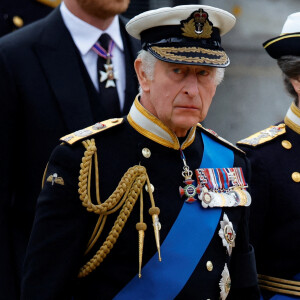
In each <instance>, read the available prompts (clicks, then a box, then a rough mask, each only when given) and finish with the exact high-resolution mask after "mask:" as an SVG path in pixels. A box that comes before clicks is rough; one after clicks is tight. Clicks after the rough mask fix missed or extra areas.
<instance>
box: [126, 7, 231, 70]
mask: <svg viewBox="0 0 300 300" xmlns="http://www.w3.org/2000/svg"><path fill="white" fill-rule="evenodd" d="M235 21H236V19H235V17H234V16H233V15H232V14H230V13H229V12H227V11H224V10H222V9H219V8H215V7H212V6H206V5H180V6H175V7H163V8H159V9H155V10H150V11H146V12H144V13H141V14H139V15H137V16H136V17H134V18H133V19H131V20H130V21H129V22H128V23H127V25H126V30H127V31H128V33H129V34H130V35H132V36H133V37H135V38H137V39H140V40H141V43H142V48H143V49H144V50H146V51H148V52H150V53H151V54H152V55H153V56H155V57H156V58H158V59H160V60H162V61H166V62H171V63H178V64H190V65H207V66H213V67H227V66H228V65H229V63H230V61H229V58H228V56H227V54H226V53H225V51H224V49H223V48H222V47H221V36H222V35H223V34H225V33H227V32H228V31H230V30H231V28H232V27H233V26H234V24H235Z"/></svg>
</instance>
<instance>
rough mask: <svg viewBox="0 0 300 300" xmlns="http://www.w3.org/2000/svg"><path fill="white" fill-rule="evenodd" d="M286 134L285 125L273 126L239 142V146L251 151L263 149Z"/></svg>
mask: <svg viewBox="0 0 300 300" xmlns="http://www.w3.org/2000/svg"><path fill="white" fill-rule="evenodd" d="M284 134H286V128H285V124H284V123H280V124H278V125H272V126H270V127H268V128H266V129H264V130H261V131H259V132H256V133H254V134H252V135H250V136H249V137H247V138H245V139H242V140H240V141H238V142H237V145H238V146H241V147H243V148H244V147H245V148H250V149H254V148H261V147H264V146H268V145H271V144H272V143H274V142H276V141H278V140H279V139H278V138H279V137H280V136H282V135H284Z"/></svg>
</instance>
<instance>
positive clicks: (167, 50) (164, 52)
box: [151, 46, 228, 65]
mask: <svg viewBox="0 0 300 300" xmlns="http://www.w3.org/2000/svg"><path fill="white" fill-rule="evenodd" d="M151 49H152V50H153V51H154V52H156V53H157V54H158V55H159V56H161V57H163V58H167V59H171V60H177V61H182V62H187V63H192V62H194V63H204V62H205V63H209V64H220V65H224V64H226V63H227V60H228V57H227V55H226V54H225V52H223V51H220V50H210V49H205V48H201V47H180V48H175V47H157V46H153V47H151ZM184 52H185V53H203V54H208V55H214V56H219V57H220V58H216V59H215V58H208V57H200V56H195V57H187V56H184V55H176V54H175V53H184Z"/></svg>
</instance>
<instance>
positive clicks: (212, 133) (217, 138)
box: [197, 123, 245, 155]
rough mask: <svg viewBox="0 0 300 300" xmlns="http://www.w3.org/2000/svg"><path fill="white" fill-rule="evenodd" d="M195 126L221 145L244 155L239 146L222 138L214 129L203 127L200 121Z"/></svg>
mask: <svg viewBox="0 0 300 300" xmlns="http://www.w3.org/2000/svg"><path fill="white" fill-rule="evenodd" d="M197 128H198V130H200V131H202V132H204V133H205V134H207V135H208V136H210V137H211V138H213V139H214V140H215V141H217V142H219V143H220V144H222V145H223V146H225V147H227V148H230V149H231V150H233V151H235V152H236V153H239V154H242V155H245V152H244V151H243V150H241V149H240V148H238V147H236V146H235V145H234V144H232V143H231V142H229V141H227V140H226V139H224V138H223V137H221V136H220V135H218V134H217V133H216V132H215V131H214V130H212V129H208V128H205V127H203V126H202V125H201V124H200V123H199V124H198V126H197Z"/></svg>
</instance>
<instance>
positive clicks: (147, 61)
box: [137, 50, 225, 94]
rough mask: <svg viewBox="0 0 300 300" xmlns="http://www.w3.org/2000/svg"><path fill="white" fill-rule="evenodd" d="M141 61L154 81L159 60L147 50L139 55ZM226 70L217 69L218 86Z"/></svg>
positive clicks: (147, 74) (140, 90) (146, 72)
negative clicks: (155, 68)
mask: <svg viewBox="0 0 300 300" xmlns="http://www.w3.org/2000/svg"><path fill="white" fill-rule="evenodd" d="M137 58H139V59H141V61H142V68H143V71H144V72H145V74H146V76H147V78H148V79H150V80H153V77H154V67H155V64H156V62H157V60H158V59H157V58H156V57H154V56H153V55H152V54H151V53H149V52H147V51H146V50H141V51H140V52H139V54H138V57H137ZM224 73H225V68H217V71H216V77H215V79H216V84H217V85H219V84H220V83H221V82H222V80H223V78H224ZM139 92H140V94H142V93H143V90H142V88H141V87H139Z"/></svg>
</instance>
